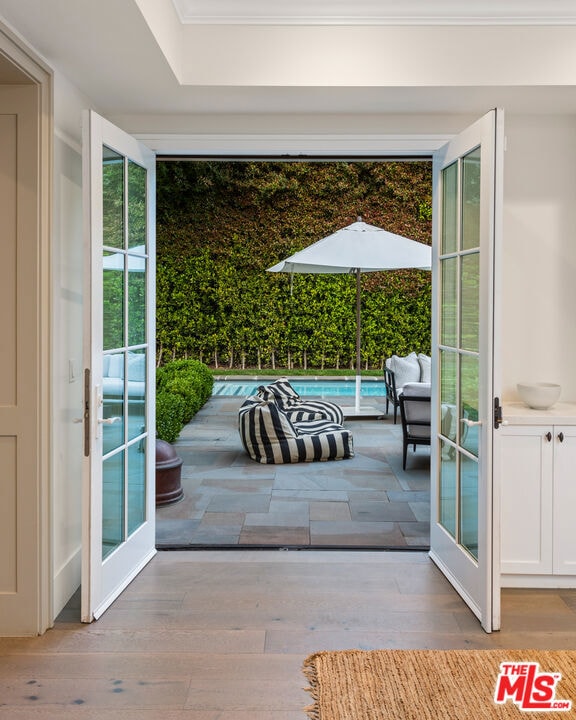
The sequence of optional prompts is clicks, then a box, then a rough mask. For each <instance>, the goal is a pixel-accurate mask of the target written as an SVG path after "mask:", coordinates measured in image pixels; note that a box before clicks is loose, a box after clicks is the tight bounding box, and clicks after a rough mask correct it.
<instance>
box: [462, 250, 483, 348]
mask: <svg viewBox="0 0 576 720" xmlns="http://www.w3.org/2000/svg"><path fill="white" fill-rule="evenodd" d="M461 268H462V269H461V275H460V336H461V339H460V347H461V348H462V349H463V350H471V351H473V352H478V350H479V348H480V343H479V337H480V253H472V254H471V255H463V256H462V258H461Z"/></svg>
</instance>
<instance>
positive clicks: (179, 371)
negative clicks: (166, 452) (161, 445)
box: [156, 360, 214, 442]
mask: <svg viewBox="0 0 576 720" xmlns="http://www.w3.org/2000/svg"><path fill="white" fill-rule="evenodd" d="M213 383H214V380H213V378H212V373H211V372H210V370H209V369H208V368H207V367H206V365H204V364H203V363H201V362H199V361H198V360H175V361H174V362H171V363H168V364H166V365H163V366H161V367H159V368H157V370H156V434H157V436H158V437H159V438H160V439H161V440H166V442H174V440H176V438H177V437H178V435H179V434H180V431H181V430H182V427H183V426H184V425H185V424H186V423H187V422H189V421H190V420H191V419H192V418H193V417H194V415H195V414H196V413H197V412H198V410H200V408H201V407H202V406H203V405H204V403H205V402H206V400H208V398H209V397H210V395H211V394H212V385H213Z"/></svg>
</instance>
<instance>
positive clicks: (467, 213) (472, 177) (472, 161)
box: [462, 147, 480, 250]
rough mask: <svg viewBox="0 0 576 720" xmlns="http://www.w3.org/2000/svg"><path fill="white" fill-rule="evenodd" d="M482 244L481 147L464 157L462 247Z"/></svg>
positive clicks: (466, 248)
mask: <svg viewBox="0 0 576 720" xmlns="http://www.w3.org/2000/svg"><path fill="white" fill-rule="evenodd" d="M479 245H480V148H479V147H478V148H476V150H473V151H472V152H471V153H468V155H466V156H465V157H464V158H463V159H462V249H463V250H469V249H470V248H476V247H479Z"/></svg>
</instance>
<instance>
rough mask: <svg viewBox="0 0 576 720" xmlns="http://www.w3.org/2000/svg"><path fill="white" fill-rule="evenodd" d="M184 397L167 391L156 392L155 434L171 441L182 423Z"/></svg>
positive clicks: (177, 433)
mask: <svg viewBox="0 0 576 720" xmlns="http://www.w3.org/2000/svg"><path fill="white" fill-rule="evenodd" d="M184 404H185V403H184V399H183V398H182V396H181V395H173V394H172V393H168V392H159V393H157V394H156V436H157V437H158V438H159V439H160V440H165V441H166V442H169V443H172V442H174V441H175V440H176V439H177V438H178V435H180V431H181V430H182V426H183V425H184V422H183V418H184Z"/></svg>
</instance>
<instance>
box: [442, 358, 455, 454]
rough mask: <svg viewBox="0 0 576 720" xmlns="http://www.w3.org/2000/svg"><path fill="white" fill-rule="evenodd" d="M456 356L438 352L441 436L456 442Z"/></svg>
mask: <svg viewBox="0 0 576 720" xmlns="http://www.w3.org/2000/svg"><path fill="white" fill-rule="evenodd" d="M457 379H458V355H457V354H456V353H454V352H450V351H448V350H441V351H440V407H441V411H442V425H441V430H442V434H443V435H445V436H446V437H448V438H450V440H453V441H456V440H457V430H458V398H457Z"/></svg>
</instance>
